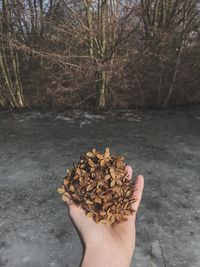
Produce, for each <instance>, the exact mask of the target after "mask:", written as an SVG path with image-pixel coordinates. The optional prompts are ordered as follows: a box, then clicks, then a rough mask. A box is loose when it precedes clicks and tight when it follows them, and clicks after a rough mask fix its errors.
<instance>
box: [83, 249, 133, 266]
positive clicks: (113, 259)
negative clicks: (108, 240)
mask: <svg viewBox="0 0 200 267" xmlns="http://www.w3.org/2000/svg"><path fill="white" fill-rule="evenodd" d="M130 262H131V258H130V257H129V256H127V255H126V253H125V252H124V251H121V250H120V251H119V249H116V248H115V247H114V246H110V245H109V246H106V245H105V244H98V245H96V244H95V245H94V246H92V245H91V244H90V245H89V246H87V245H86V249H85V254H84V258H83V262H82V265H81V267H129V266H130Z"/></svg>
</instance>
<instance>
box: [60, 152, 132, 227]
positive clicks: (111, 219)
mask: <svg viewBox="0 0 200 267" xmlns="http://www.w3.org/2000/svg"><path fill="white" fill-rule="evenodd" d="M125 166H126V164H125V162H124V157H122V156H115V155H111V154H110V149H109V148H108V147H107V148H106V149H105V152H104V153H100V152H98V151H97V150H96V149H95V148H93V149H92V150H91V151H88V152H87V153H86V155H84V156H81V158H80V161H79V163H78V164H76V165H74V167H73V168H71V169H70V170H67V175H66V177H65V179H64V181H63V185H62V187H61V188H59V189H58V192H59V193H60V194H62V198H63V201H66V200H67V198H69V199H71V200H72V201H73V202H74V203H75V204H76V205H77V206H80V207H81V208H82V209H83V210H84V211H85V213H86V215H87V216H88V217H92V218H93V219H94V221H95V222H96V223H99V222H100V223H110V224H115V223H120V222H123V221H127V217H128V216H129V215H131V214H133V213H134V210H133V208H132V203H133V202H135V199H134V198H133V183H132V182H131V181H130V180H129V178H128V174H127V172H126V171H125Z"/></svg>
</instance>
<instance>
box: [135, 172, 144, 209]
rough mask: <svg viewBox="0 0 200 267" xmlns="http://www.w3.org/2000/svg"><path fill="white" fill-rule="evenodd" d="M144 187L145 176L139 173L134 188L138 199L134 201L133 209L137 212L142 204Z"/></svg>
mask: <svg viewBox="0 0 200 267" xmlns="http://www.w3.org/2000/svg"><path fill="white" fill-rule="evenodd" d="M143 189H144V177H143V176H142V175H139V176H138V177H137V178H136V180H135V185H134V188H133V197H134V198H135V200H136V201H135V202H134V203H133V209H134V210H135V212H137V210H138V207H139V205H140V202H141V199H142V193H143Z"/></svg>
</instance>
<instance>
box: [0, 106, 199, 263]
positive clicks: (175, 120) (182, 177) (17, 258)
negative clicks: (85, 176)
mask: <svg viewBox="0 0 200 267" xmlns="http://www.w3.org/2000/svg"><path fill="white" fill-rule="evenodd" d="M106 145H108V146H109V147H110V148H111V152H114V153H120V154H123V155H124V156H125V157H126V161H127V163H128V164H130V165H132V166H133V167H134V169H135V174H136V175H137V174H139V173H141V174H144V176H145V190H144V196H143V201H142V204H141V207H140V210H139V213H138V218H137V244H136V250H135V254H134V257H133V260H132V264H131V267H157V266H158V267H172V266H176V267H198V266H200V108H198V107H196V108H190V109H187V110H171V111H149V112H147V113H143V112H139V111H137V112H131V111H127V112H120V111H119V112H117V113H116V114H115V115H113V114H109V113H108V114H105V115H101V116H93V115H91V114H88V113H81V112H79V111H75V112H73V113H70V114H67V113H65V114H56V113H47V114H41V113H40V112H21V113H19V112H16V113H6V112H1V113H0V266H1V267H47V266H48V267H50V266H54V267H67V266H68V267H77V266H78V265H79V262H80V259H81V255H82V247H81V243H80V241H79V237H78V235H77V233H76V231H75V229H74V227H73V225H72V223H71V221H70V219H69V217H68V215H67V211H66V208H65V206H64V205H63V203H62V201H61V199H60V196H59V195H58V194H57V192H56V188H57V187H58V186H59V185H60V183H61V181H62V178H63V176H64V175H65V171H66V169H67V168H68V167H70V166H71V165H72V162H73V161H77V160H78V159H79V155H80V154H81V153H84V152H85V151H87V150H88V149H90V148H91V147H97V148H98V149H100V150H101V149H104V148H105V146H106Z"/></svg>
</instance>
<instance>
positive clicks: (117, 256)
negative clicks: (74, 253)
mask: <svg viewBox="0 0 200 267" xmlns="http://www.w3.org/2000/svg"><path fill="white" fill-rule="evenodd" d="M126 171H127V172H128V177H129V179H131V178H132V168H131V167H130V166H126ZM143 187H144V178H143V176H142V175H139V176H138V177H137V178H136V181H135V184H134V192H133V196H134V198H135V199H136V202H134V203H133V204H132V205H133V209H134V210H135V212H134V214H132V215H130V216H128V221H126V222H123V223H118V224H114V225H108V224H102V223H99V224H97V223H96V222H94V221H93V219H92V218H91V217H87V216H86V215H85V211H84V210H83V209H82V208H80V207H77V206H76V205H75V204H74V203H73V202H70V201H67V206H68V210H69V215H70V217H71V219H72V221H73V222H74V224H75V227H76V228H77V230H78V232H79V234H80V236H81V239H82V241H83V242H84V244H85V254H84V258H83V262H82V265H81V267H94V266H95V267H112V266H113V267H117V266H120V267H128V266H129V265H130V262H131V258H132V255H133V252H134V248H135V219H136V214H137V210H138V207H139V205H140V201H141V198H142V192H143Z"/></svg>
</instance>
